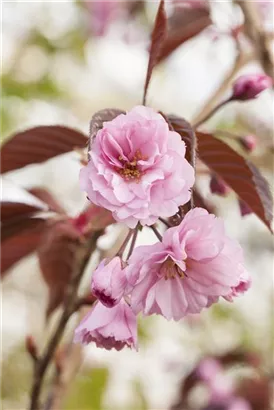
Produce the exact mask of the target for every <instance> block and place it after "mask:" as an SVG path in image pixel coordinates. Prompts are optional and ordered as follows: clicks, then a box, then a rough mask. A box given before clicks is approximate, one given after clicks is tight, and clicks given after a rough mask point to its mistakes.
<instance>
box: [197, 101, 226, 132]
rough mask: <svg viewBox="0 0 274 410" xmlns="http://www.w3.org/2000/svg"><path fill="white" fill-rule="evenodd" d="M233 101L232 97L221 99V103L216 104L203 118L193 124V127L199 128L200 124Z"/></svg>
mask: <svg viewBox="0 0 274 410" xmlns="http://www.w3.org/2000/svg"><path fill="white" fill-rule="evenodd" d="M230 101H231V97H229V98H228V99H226V100H224V101H221V102H220V103H219V104H217V105H216V107H214V108H213V109H212V110H211V111H210V112H208V113H207V114H206V115H205V116H204V117H203V118H201V119H200V120H199V121H197V122H196V123H194V124H193V128H198V127H199V126H200V125H202V124H203V123H204V122H206V121H207V120H208V119H209V118H211V117H213V115H214V114H215V113H216V112H217V111H219V110H220V109H221V108H222V107H223V106H224V105H226V104H227V103H229V102H230Z"/></svg>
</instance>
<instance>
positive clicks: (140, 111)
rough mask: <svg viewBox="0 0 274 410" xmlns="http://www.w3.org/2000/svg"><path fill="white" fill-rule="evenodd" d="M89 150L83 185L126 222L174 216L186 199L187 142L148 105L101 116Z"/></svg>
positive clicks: (189, 180)
mask: <svg viewBox="0 0 274 410" xmlns="http://www.w3.org/2000/svg"><path fill="white" fill-rule="evenodd" d="M89 154H90V161H89V163H88V165H87V166H86V167H84V168H83V169H82V170H81V174H80V184H81V188H82V190H83V191H85V192H87V195H88V198H89V199H90V201H91V202H93V203H95V204H97V205H99V206H102V207H104V208H106V209H109V210H110V211H112V213H113V217H114V218H115V219H116V220H117V221H122V222H124V223H126V224H127V225H128V226H129V227H130V228H134V227H135V226H136V225H137V223H138V221H140V222H141V224H142V225H151V224H153V223H154V222H155V221H156V220H157V219H158V217H169V216H172V215H174V214H175V213H176V212H177V211H178V206H179V205H182V204H185V203H186V202H188V200H189V199H190V188H191V187H192V186H193V184H194V170H193V168H192V166H191V165H190V164H189V163H188V162H187V160H186V159H185V143H184V142H183V141H182V140H181V137H180V135H179V134H178V133H176V132H174V131H170V130H169V127H168V124H167V122H166V121H165V119H164V118H163V117H162V115H160V114H157V113H156V112H155V111H153V110H152V109H151V108H148V107H143V106H138V107H135V108H134V109H133V110H131V111H130V112H129V113H127V114H121V115H119V116H118V117H116V118H115V119H114V120H112V121H109V122H105V123H104V126H103V128H102V129H101V130H100V131H98V133H97V135H96V138H95V140H94V142H93V144H92V149H91V151H90V152H89Z"/></svg>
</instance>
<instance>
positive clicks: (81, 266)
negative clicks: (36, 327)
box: [30, 231, 103, 410]
mask: <svg viewBox="0 0 274 410" xmlns="http://www.w3.org/2000/svg"><path fill="white" fill-rule="evenodd" d="M102 233H103V231H98V232H94V233H93V235H92V236H91V238H88V239H87V241H86V242H85V244H83V246H82V247H81V248H79V251H78V253H77V255H76V260H75V269H74V274H73V275H72V278H71V281H70V283H69V286H68V289H67V294H66V297H65V301H64V309H63V312H62V315H61V317H60V320H59V322H58V324H57V326H56V329H55V331H54V332H53V335H52V337H51V339H50V340H49V343H48V345H47V347H46V349H45V352H44V354H43V355H42V356H41V357H40V358H38V360H37V363H36V365H35V370H34V377H33V385H32V389H31V403H30V410H38V409H39V407H40V406H39V401H40V393H41V389H42V385H43V381H44V377H45V374H46V370H47V368H48V366H49V364H50V362H51V359H52V358H53V356H54V353H55V350H56V347H57V345H58V343H59V341H60V339H61V337H62V335H63V333H64V330H65V326H66V324H67V322H68V320H69V318H70V316H71V315H72V314H73V313H74V311H75V300H76V298H77V292H78V287H79V284H80V281H81V278H82V276H83V273H84V270H85V267H86V265H87V263H88V261H89V258H90V255H91V253H92V252H93V251H94V249H95V247H96V242H97V239H98V238H99V237H100V236H101V235H102Z"/></svg>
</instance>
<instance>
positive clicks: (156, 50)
mask: <svg viewBox="0 0 274 410" xmlns="http://www.w3.org/2000/svg"><path fill="white" fill-rule="evenodd" d="M166 33H167V17H166V12H165V4H164V0H161V1H160V5H159V8H158V12H157V15H156V19H155V23H154V28H153V31H152V35H151V45H150V51H149V60H148V67H147V74H146V81H145V86H144V96H143V105H145V104H146V95H147V89H148V85H149V82H150V79H151V75H152V71H153V68H154V67H155V65H156V64H157V63H158V61H159V57H160V55H161V50H162V47H163V43H164V40H165V37H166Z"/></svg>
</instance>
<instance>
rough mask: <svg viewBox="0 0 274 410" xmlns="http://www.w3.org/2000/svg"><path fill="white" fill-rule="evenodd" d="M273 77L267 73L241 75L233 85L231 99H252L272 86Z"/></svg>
mask: <svg viewBox="0 0 274 410" xmlns="http://www.w3.org/2000/svg"><path fill="white" fill-rule="evenodd" d="M272 84H273V82H272V78H271V77H269V76H268V75H265V74H248V75H242V76H241V77H239V78H238V79H237V80H236V81H235V83H234V85H233V95H232V98H231V100H241V101H245V100H251V99H253V98H256V97H257V95H259V94H260V93H261V92H262V91H264V90H266V89H267V88H270V87H271V86H272Z"/></svg>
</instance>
